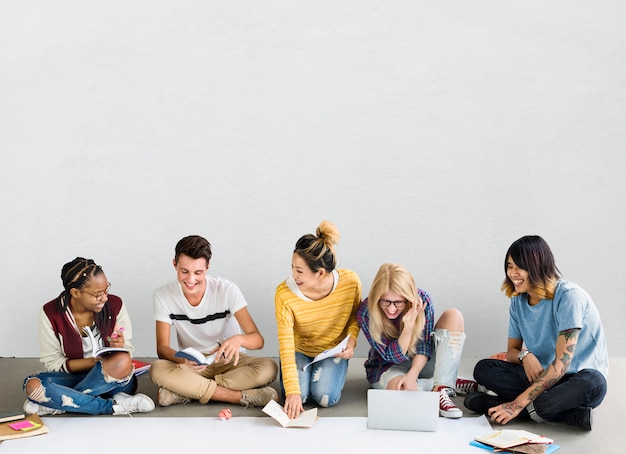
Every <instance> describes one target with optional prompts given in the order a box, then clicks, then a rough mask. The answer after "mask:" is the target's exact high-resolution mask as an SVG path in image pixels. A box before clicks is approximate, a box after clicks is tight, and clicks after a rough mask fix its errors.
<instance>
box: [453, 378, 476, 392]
mask: <svg viewBox="0 0 626 454" xmlns="http://www.w3.org/2000/svg"><path fill="white" fill-rule="evenodd" d="M479 387H480V385H479V384H478V383H477V382H475V381H474V380H469V379H467V378H457V379H456V386H455V389H454V391H456V393H457V394H458V395H459V396H467V395H468V394H471V393H475V392H476V391H478V388H479Z"/></svg>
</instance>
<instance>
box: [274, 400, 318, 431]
mask: <svg viewBox="0 0 626 454" xmlns="http://www.w3.org/2000/svg"><path fill="white" fill-rule="evenodd" d="M263 413H265V414H266V415H269V416H271V417H272V418H274V419H275V420H276V421H278V422H279V423H280V425H281V426H283V427H313V424H315V421H316V420H317V407H315V408H312V409H310V410H307V411H305V412H302V413H300V416H298V417H297V418H296V419H289V416H287V413H285V411H284V410H283V407H282V406H281V405H280V404H279V403H278V402H276V401H275V400H270V401H269V403H268V404H267V405H266V406H265V407H263Z"/></svg>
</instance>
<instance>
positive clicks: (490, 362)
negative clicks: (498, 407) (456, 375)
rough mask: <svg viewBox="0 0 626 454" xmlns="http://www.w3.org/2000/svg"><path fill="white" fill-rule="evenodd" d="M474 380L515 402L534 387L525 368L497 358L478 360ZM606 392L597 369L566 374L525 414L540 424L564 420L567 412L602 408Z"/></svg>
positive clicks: (601, 376) (506, 399)
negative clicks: (584, 408) (578, 409)
mask: <svg viewBox="0 0 626 454" xmlns="http://www.w3.org/2000/svg"><path fill="white" fill-rule="evenodd" d="M474 379H475V380H476V381H477V382H478V383H480V384H481V385H483V386H484V387H485V388H487V389H488V390H490V391H493V392H494V393H496V394H497V395H498V397H501V398H502V399H504V400H505V401H506V402H511V401H513V400H515V398H516V397H517V396H519V395H520V394H521V393H522V392H523V391H525V390H526V389H527V388H528V387H529V386H530V385H531V383H530V382H529V381H528V379H527V378H526V373H525V372H524V367H523V366H521V365H519V364H513V363H509V362H507V361H501V360H497V359H483V360H481V361H479V362H478V363H477V364H476V366H475V367H474ZM606 390H607V384H606V379H605V378H604V375H602V374H601V373H600V372H598V371H597V370H594V369H583V370H581V371H579V372H576V373H572V374H565V375H564V376H563V377H562V378H561V379H560V380H559V381H558V382H557V383H556V384H555V385H554V386H552V387H551V388H550V389H548V390H547V391H544V392H543V393H541V394H540V395H539V397H537V398H536V399H535V400H534V401H533V402H532V403H531V405H530V406H529V407H530V408H528V407H527V411H526V412H524V413H527V412H529V411H530V416H531V417H532V418H533V419H534V420H536V421H539V422H540V421H547V420H552V421H562V420H563V414H564V413H567V412H568V411H572V410H576V409H577V408H579V407H593V408H595V407H597V406H598V405H600V403H601V402H602V400H603V399H604V396H605V395H606ZM533 407H534V408H533ZM533 411H534V412H535V413H536V415H533ZM536 416H538V418H537V417H536Z"/></svg>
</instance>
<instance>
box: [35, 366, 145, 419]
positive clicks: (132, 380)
mask: <svg viewBox="0 0 626 454" xmlns="http://www.w3.org/2000/svg"><path fill="white" fill-rule="evenodd" d="M31 378H37V379H39V381H40V382H41V384H42V386H43V388H44V391H45V393H44V399H42V400H40V401H36V400H34V399H31V398H30V397H28V396H26V397H28V400H30V401H31V402H35V403H36V404H40V405H43V406H45V407H48V408H54V409H56V410H63V411H66V412H74V413H86V414H90V415H109V414H112V413H113V404H114V403H115V402H114V401H113V399H112V397H113V395H114V394H117V393H120V392H124V393H128V394H132V393H133V392H135V390H136V389H137V378H136V377H135V375H134V374H132V373H131V374H130V375H129V376H128V377H125V378H123V379H119V380H117V379H114V378H112V377H105V375H104V374H103V372H102V363H100V362H97V363H96V365H95V366H94V367H93V368H92V369H91V370H90V371H88V372H81V373H76V374H67V373H65V372H40V373H38V374H34V375H30V376H29V377H27V378H26V379H25V380H24V385H23V389H24V392H26V383H27V382H28V380H30V379H31Z"/></svg>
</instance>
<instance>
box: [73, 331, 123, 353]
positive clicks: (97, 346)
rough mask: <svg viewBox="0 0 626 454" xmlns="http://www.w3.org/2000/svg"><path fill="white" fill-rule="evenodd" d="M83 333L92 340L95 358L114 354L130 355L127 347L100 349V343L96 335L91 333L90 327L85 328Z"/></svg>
mask: <svg viewBox="0 0 626 454" xmlns="http://www.w3.org/2000/svg"><path fill="white" fill-rule="evenodd" d="M83 331H84V332H85V333H86V334H87V336H89V339H91V345H92V346H93V351H92V355H93V357H94V358H97V357H98V356H102V355H106V354H107V353H113V352H126V353H130V351H129V350H128V349H127V348H125V347H100V343H99V342H98V341H97V339H96V336H95V335H94V333H93V331H91V328H90V327H88V326H85V327H84V328H83Z"/></svg>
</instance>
